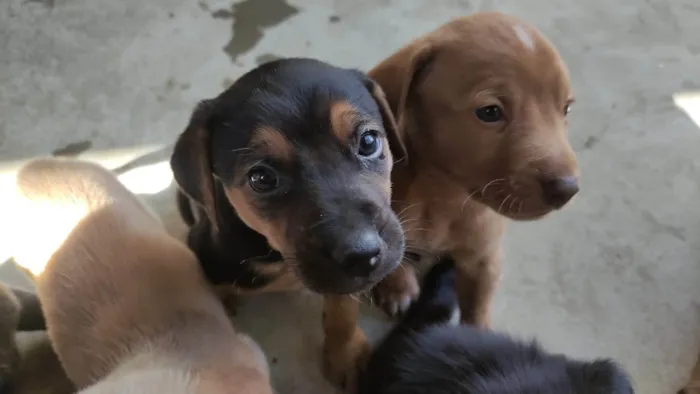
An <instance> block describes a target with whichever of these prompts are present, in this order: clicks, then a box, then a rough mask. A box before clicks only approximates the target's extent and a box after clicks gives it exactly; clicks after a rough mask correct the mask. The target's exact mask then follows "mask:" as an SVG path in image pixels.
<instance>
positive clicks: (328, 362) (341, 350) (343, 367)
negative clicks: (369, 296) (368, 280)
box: [323, 295, 370, 393]
mask: <svg viewBox="0 0 700 394" xmlns="http://www.w3.org/2000/svg"><path fill="white" fill-rule="evenodd" d="M359 314H360V303H359V301H358V300H357V299H354V298H353V297H351V296H338V295H326V296H325V298H324V301H323V333H324V338H323V372H324V375H325V376H326V379H328V380H329V381H330V382H331V383H333V384H335V385H336V386H337V387H340V388H341V389H343V391H344V392H345V393H355V392H356V391H357V379H358V376H359V372H360V370H361V369H362V368H364V366H365V363H366V362H367V359H368V357H369V353H370V346H369V343H368V342H367V337H365V333H364V332H363V331H362V329H361V328H360V327H359V326H358V325H357V322H358V319H359Z"/></svg>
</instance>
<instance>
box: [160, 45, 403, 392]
mask: <svg viewBox="0 0 700 394" xmlns="http://www.w3.org/2000/svg"><path fill="white" fill-rule="evenodd" d="M390 145H391V147H392V150H390V148H389V147H390ZM403 156H404V150H403V148H402V145H401V141H400V140H398V139H397V130H396V125H395V122H394V119H393V117H392V115H391V111H390V109H389V106H388V104H387V102H386V100H385V98H384V94H383V93H382V91H381V89H380V88H379V87H378V86H377V85H376V84H375V83H374V82H373V81H372V80H371V79H369V78H368V77H367V76H366V75H364V74H363V73H361V72H359V71H356V70H348V69H343V68H338V67H334V66H331V65H329V64H326V63H323V62H320V61H317V60H312V59H303V58H293V59H282V60H277V61H273V62H270V63H267V64H264V65H261V66H260V67H258V68H256V69H253V70H252V71H250V72H248V73H246V74H244V75H243V76H242V77H240V78H239V79H238V80H237V81H236V82H235V83H234V84H233V85H232V86H231V87H230V88H229V89H227V90H226V91H224V92H223V93H222V94H221V95H219V96H218V97H216V98H214V99H210V100H205V101H203V102H202V103H200V104H199V105H198V106H197V108H196V109H195V110H194V113H193V114H192V117H191V119H190V122H189V125H188V126H187V128H186V130H185V131H184V132H183V133H182V134H181V135H180V137H179V139H178V141H177V143H176V145H175V148H174V151H173V154H172V158H171V166H172V169H173V173H174V177H175V180H176V181H177V184H178V186H179V194H178V197H177V200H178V207H179V208H180V211H181V213H182V217H183V219H184V220H185V221H186V222H187V223H188V224H189V225H190V231H189V234H188V245H189V247H190V248H191V249H192V250H193V251H194V252H195V254H196V255H197V257H198V258H199V260H200V263H201V264H202V267H203V269H204V272H205V274H206V276H207V278H208V279H209V281H210V282H212V283H214V284H217V285H219V284H228V285H231V284H233V285H235V286H236V287H237V288H238V289H241V291H253V290H260V289H262V290H265V289H266V288H268V287H274V286H275V285H276V284H278V283H279V282H280V281H283V280H284V281H287V280H288V279H289V276H290V275H291V276H293V277H294V278H297V277H298V278H299V279H300V282H301V283H302V284H303V285H304V286H305V287H307V288H308V289H310V290H312V291H315V292H317V293H322V294H325V295H326V298H325V305H324V316H325V317H324V319H323V326H324V334H325V335H324V336H325V338H324V361H325V363H324V365H325V370H326V376H327V377H328V378H329V379H330V380H332V381H333V382H335V383H337V384H338V385H340V386H344V385H345V384H344V383H349V382H354V381H356V377H355V375H354V374H355V370H356V366H357V365H358V362H360V361H361V360H362V358H363V356H364V355H366V353H367V351H368V347H367V343H366V339H365V337H364V334H363V333H362V331H361V330H360V329H359V328H358V327H357V317H358V303H357V301H355V299H354V298H352V297H350V296H349V295H350V294H352V293H357V292H363V291H366V290H368V289H369V288H370V287H371V286H373V285H374V284H376V283H377V282H379V281H380V280H381V279H382V278H384V277H385V276H386V275H387V274H388V273H389V272H391V271H392V270H393V269H394V268H396V267H397V266H398V264H399V262H400V260H401V257H402V254H403V250H404V237H403V232H402V229H401V226H400V225H399V222H398V220H397V217H396V215H395V214H394V213H393V211H392V209H391V205H390V196H391V185H390V184H391V183H390V174H391V170H392V166H393V162H394V160H401V159H402V158H403ZM297 283H298V282H297ZM277 290H279V286H277ZM349 390H352V389H351V388H350V389H349Z"/></svg>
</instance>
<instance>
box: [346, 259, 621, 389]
mask: <svg viewBox="0 0 700 394" xmlns="http://www.w3.org/2000/svg"><path fill="white" fill-rule="evenodd" d="M454 281H455V268H454V262H453V261H451V260H446V261H444V262H441V263H438V264H437V265H435V266H434V267H433V269H432V270H431V271H430V272H429V273H428V274H427V275H426V277H425V280H424V284H423V289H422V293H421V295H420V297H419V298H418V301H417V302H416V303H415V304H414V305H413V306H411V307H410V308H409V310H408V313H407V314H406V316H405V318H404V319H403V321H402V322H401V323H399V325H398V326H397V327H396V328H395V329H394V330H393V331H392V332H391V333H390V334H389V335H388V337H387V338H386V339H385V340H384V341H383V342H382V343H381V344H380V345H379V346H378V347H377V348H376V350H375V352H374V354H373V355H372V358H371V359H370V362H369V365H368V368H367V370H366V373H365V374H363V376H362V382H361V384H360V386H361V392H362V393H363V394H414V393H415V394H419V393H420V394H422V393H427V392H429V393H431V394H509V393H512V394H535V393H536V394H594V393H595V394H631V393H633V392H634V390H633V388H632V384H631V382H630V381H629V379H628V377H627V375H626V373H625V372H624V371H623V370H622V369H621V368H620V367H619V366H618V365H617V364H616V363H614V362H612V361H610V360H596V361H593V362H584V361H577V360H572V359H570V358H568V357H566V356H562V355H555V354H551V353H548V352H546V351H544V350H543V349H542V348H541V347H540V346H539V345H537V344H536V343H534V342H533V343H524V342H520V341H516V340H514V339H511V338H509V337H508V336H506V335H503V334H499V333H495V332H491V331H487V330H483V329H478V328H475V327H474V326H466V325H459V324H458V323H459V319H458V315H459V306H458V303H457V294H456V292H455V290H454ZM455 317H457V318H455Z"/></svg>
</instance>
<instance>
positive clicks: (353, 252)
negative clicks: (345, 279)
mask: <svg viewBox="0 0 700 394" xmlns="http://www.w3.org/2000/svg"><path fill="white" fill-rule="evenodd" d="M381 242H382V240H381V239H380V238H379V234H377V232H376V231H369V230H367V231H362V232H360V233H358V234H357V235H356V236H355V237H352V238H351V240H350V242H348V244H347V245H346V246H345V247H344V248H342V249H341V250H339V251H338V253H336V259H337V261H338V262H339V263H340V266H341V269H342V270H343V271H344V272H345V273H346V274H348V275H351V276H353V277H359V278H363V277H367V276H369V275H370V274H371V273H372V271H374V270H375V269H376V268H377V265H378V264H379V255H380V254H381Z"/></svg>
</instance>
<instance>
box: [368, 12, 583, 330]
mask: <svg viewBox="0 0 700 394" xmlns="http://www.w3.org/2000/svg"><path fill="white" fill-rule="evenodd" d="M369 75H370V76H371V77H372V78H373V79H375V80H376V81H377V82H378V83H379V84H380V86H381V87H382V88H383V89H384V91H385V92H386V95H387V100H388V102H389V105H390V106H391V110H392V112H393V113H394V115H395V117H396V119H397V122H398V124H399V139H400V140H401V141H402V142H403V146H405V149H406V151H407V156H406V160H405V161H403V162H402V163H398V164H397V165H395V166H394V171H393V173H392V181H393V187H394V191H393V197H392V198H393V201H394V204H393V207H394V210H395V211H396V212H398V213H399V218H400V219H401V222H402V223H403V224H404V231H405V235H406V245H407V246H406V250H407V251H408V252H412V254H407V258H406V261H407V262H410V260H412V259H413V256H412V255H417V256H420V257H421V258H423V257H428V258H429V259H434V258H435V257H436V256H449V257H450V258H452V259H454V260H455V261H456V262H457V269H458V275H457V288H458V289H459V298H460V306H461V315H462V320H463V321H464V322H466V323H470V324H475V325H477V326H480V327H486V326H488V325H489V321H490V316H489V305H490V302H491V299H492V296H493V292H494V289H495V287H496V284H497V281H498V279H499V277H500V272H501V248H500V240H501V236H502V234H503V231H504V227H505V220H506V218H510V219H515V220H532V219H537V218H541V217H543V216H544V215H546V214H547V213H549V212H552V211H554V210H557V209H560V208H562V207H563V206H564V205H565V204H566V203H567V202H568V201H569V200H570V199H571V198H572V197H573V196H574V195H575V194H576V193H577V192H578V190H579V185H578V168H577V162H576V157H575V155H574V152H573V151H572V148H571V146H570V145H569V142H568V140H567V124H568V122H567V116H566V115H567V113H568V112H569V108H570V106H571V104H572V102H573V95H572V92H571V88H570V86H569V76H568V71H567V69H566V66H565V65H564V62H563V61H562V59H561V58H560V57H559V54H558V53H557V51H556V50H555V48H554V47H553V46H552V45H551V44H550V43H549V41H547V39H545V38H544V37H543V36H542V34H540V32H538V31H537V30H536V29H535V28H534V27H532V26H530V25H528V24H526V23H525V22H523V21H521V20H519V19H517V18H515V17H511V16H507V15H503V14H500V13H479V14H474V15H472V16H467V17H463V18H458V19H454V20H452V21H450V22H448V23H446V24H445V25H443V26H441V27H439V28H437V29H436V30H435V31H433V32H431V33H428V34H427V35H425V36H423V37H421V38H419V39H417V40H415V41H414V42H412V43H410V44H408V45H406V46H405V47H403V48H402V49H400V50H399V51H398V52H396V53H395V54H393V55H392V56H390V57H389V58H387V59H386V60H384V61H383V62H381V63H380V64H379V65H377V66H376V67H375V68H374V69H372V70H371V71H370V72H369ZM418 292H419V286H418V282H417V279H416V276H415V271H414V270H413V269H412V268H411V265H410V264H406V265H405V269H401V270H396V271H394V272H393V273H392V274H390V275H389V276H388V277H387V278H386V279H385V280H384V281H383V282H382V283H380V284H379V286H377V288H376V292H375V295H376V297H377V299H378V302H379V304H381V305H382V306H383V308H384V310H385V311H387V312H388V313H389V314H392V315H393V314H396V313H397V312H403V311H405V310H406V308H407V307H408V305H409V304H410V303H411V301H412V300H413V299H415V297H416V296H417V295H418Z"/></svg>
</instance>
